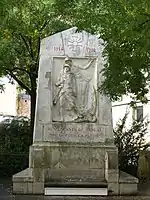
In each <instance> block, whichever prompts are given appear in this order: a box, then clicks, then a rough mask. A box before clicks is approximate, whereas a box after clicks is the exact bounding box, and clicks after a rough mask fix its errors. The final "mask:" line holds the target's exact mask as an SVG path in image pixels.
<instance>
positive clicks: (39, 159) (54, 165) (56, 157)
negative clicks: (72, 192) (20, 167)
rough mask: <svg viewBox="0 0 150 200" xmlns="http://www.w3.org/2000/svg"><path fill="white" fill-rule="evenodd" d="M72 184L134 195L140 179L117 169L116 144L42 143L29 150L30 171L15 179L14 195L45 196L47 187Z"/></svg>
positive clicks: (18, 175)
mask: <svg viewBox="0 0 150 200" xmlns="http://www.w3.org/2000/svg"><path fill="white" fill-rule="evenodd" d="M48 184H49V185H50V187H51V186H52V185H53V186H54V185H55V187H62V185H63V184H64V185H66V184H67V185H69V186H71V185H72V187H74V186H73V185H75V186H77V185H78V186H79V187H81V188H82V187H83V186H84V187H85V185H86V187H87V185H90V186H91V187H93V188H94V187H95V185H96V184H98V185H99V186H101V188H103V187H104V186H105V187H106V188H107V189H108V194H109V195H118V194H120V195H121V194H123V195H124V194H135V193H136V192H137V184H138V180H137V179H136V178H134V177H132V176H130V175H127V174H125V173H119V170H118V151H117V148H116V147H115V146H114V145H106V144H105V145H104V144H99V143H95V144H77V143H76V144H73V143H50V142H47V143H40V144H34V145H32V146H31V147H30V156H29V168H28V169H26V170H24V171H22V172H19V173H18V174H15V175H14V176H13V193H16V194H44V191H45V187H47V186H48Z"/></svg>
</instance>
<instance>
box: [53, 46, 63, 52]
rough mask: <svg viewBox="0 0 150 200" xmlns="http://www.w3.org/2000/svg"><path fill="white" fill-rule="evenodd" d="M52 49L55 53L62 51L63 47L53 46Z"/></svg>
mask: <svg viewBox="0 0 150 200" xmlns="http://www.w3.org/2000/svg"><path fill="white" fill-rule="evenodd" d="M53 49H54V51H57V52H60V51H64V47H63V46H54V47H53Z"/></svg>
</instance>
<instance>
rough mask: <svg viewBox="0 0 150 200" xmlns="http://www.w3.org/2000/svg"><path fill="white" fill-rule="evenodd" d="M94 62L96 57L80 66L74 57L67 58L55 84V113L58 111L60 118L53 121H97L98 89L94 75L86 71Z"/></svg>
mask: <svg viewBox="0 0 150 200" xmlns="http://www.w3.org/2000/svg"><path fill="white" fill-rule="evenodd" d="M94 63H95V59H91V60H89V61H88V64H87V65H85V66H78V65H76V64H75V63H74V62H73V60H72V59H70V58H68V57H66V58H65V60H64V63H63V66H62V70H61V72H60V74H59V75H58V77H57V81H56V82H55V84H54V96H53V109H55V113H56V112H57V111H58V112H57V115H59V118H58V119H56V118H55V119H53V121H64V122H95V121H96V106H97V94H96V89H95V87H94V85H93V84H92V81H91V80H92V77H90V76H87V75H86V73H85V71H86V70H87V69H89V68H91V66H93V64H94ZM89 94H90V95H89Z"/></svg>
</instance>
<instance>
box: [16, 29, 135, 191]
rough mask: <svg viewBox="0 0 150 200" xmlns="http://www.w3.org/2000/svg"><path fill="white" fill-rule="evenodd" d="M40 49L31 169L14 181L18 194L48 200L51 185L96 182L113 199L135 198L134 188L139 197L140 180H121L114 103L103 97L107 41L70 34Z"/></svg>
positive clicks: (49, 40) (47, 40) (58, 36)
mask: <svg viewBox="0 0 150 200" xmlns="http://www.w3.org/2000/svg"><path fill="white" fill-rule="evenodd" d="M40 48H41V50H40V64H39V74H38V88H37V102H36V113H35V127H34V136H33V145H32V146H31V147H30V155H29V168H28V169H26V170H24V171H23V172H20V173H18V174H16V175H14V176H13V191H14V193H18V194H44V187H45V184H48V183H50V185H52V184H56V185H59V184H60V185H62V184H68V183H70V184H72V183H74V184H79V183H80V184H82V183H83V184H85V185H86V184H91V186H92V183H93V187H94V185H95V183H97V182H99V183H100V184H101V186H102V187H103V186H104V185H105V186H106V185H107V188H108V192H109V194H122V193H123V194H126V193H128V192H129V193H130V192H131V189H130V187H129V182H132V184H133V187H134V191H135V190H136V186H137V182H136V183H135V180H134V181H131V179H130V181H129V179H128V180H125V181H122V179H121V178H120V174H119V170H118V151H117V148H116V147H115V146H114V139H113V128H112V113H111V103H110V100H109V98H108V97H106V96H104V95H102V94H100V93H99V92H98V87H99V85H100V84H101V82H102V80H103V76H102V73H101V70H102V69H103V67H104V63H105V61H104V58H103V56H102V52H103V49H104V46H103V41H102V40H100V39H98V37H97V36H96V35H90V34H89V33H87V32H85V31H83V32H80V33H78V32H76V28H71V29H68V30H66V31H63V32H61V33H57V34H55V35H53V36H50V37H48V38H45V39H43V40H42V42H41V47H40ZM123 180H124V179H123ZM133 182H134V183H133ZM125 185H128V187H127V188H128V189H126V190H125V189H123V187H124V186H125Z"/></svg>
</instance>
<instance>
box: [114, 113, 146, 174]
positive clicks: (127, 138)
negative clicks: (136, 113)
mask: <svg viewBox="0 0 150 200" xmlns="http://www.w3.org/2000/svg"><path fill="white" fill-rule="evenodd" d="M127 117H128V113H126V114H125V116H124V117H123V119H122V120H120V121H119V122H118V123H117V126H116V128H115V129H114V140H115V145H116V146H117V147H118V155H119V169H120V170H122V171H125V172H127V173H129V174H132V175H133V176H137V169H138V159H139V154H140V151H141V150H145V149H147V148H148V146H149V145H147V144H146V141H145V135H146V134H147V125H148V122H146V121H143V122H142V121H140V122H139V121H134V122H133V123H132V126H131V127H130V128H126V120H127Z"/></svg>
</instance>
